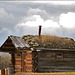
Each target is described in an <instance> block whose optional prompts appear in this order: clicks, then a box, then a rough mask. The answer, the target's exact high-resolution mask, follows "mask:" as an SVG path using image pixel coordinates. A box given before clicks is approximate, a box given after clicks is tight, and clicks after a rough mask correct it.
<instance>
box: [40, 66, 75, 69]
mask: <svg viewBox="0 0 75 75" xmlns="http://www.w3.org/2000/svg"><path fill="white" fill-rule="evenodd" d="M39 68H43V69H51V68H54V69H75V67H73V66H39Z"/></svg>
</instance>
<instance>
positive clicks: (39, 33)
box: [38, 25, 42, 37]
mask: <svg viewBox="0 0 75 75" xmlns="http://www.w3.org/2000/svg"><path fill="white" fill-rule="evenodd" d="M41 27H42V26H41V25H40V26H39V32H38V35H39V37H40V36H41Z"/></svg>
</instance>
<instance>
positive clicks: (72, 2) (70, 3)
mask: <svg viewBox="0 0 75 75" xmlns="http://www.w3.org/2000/svg"><path fill="white" fill-rule="evenodd" d="M30 2H31V3H40V4H53V5H72V4H75V1H63V0H61V1H59V0H58V1H30Z"/></svg>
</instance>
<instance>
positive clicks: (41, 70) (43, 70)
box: [38, 69, 75, 72]
mask: <svg viewBox="0 0 75 75" xmlns="http://www.w3.org/2000/svg"><path fill="white" fill-rule="evenodd" d="M38 71H39V72H74V71H75V70H59V69H52V70H51V69H38Z"/></svg>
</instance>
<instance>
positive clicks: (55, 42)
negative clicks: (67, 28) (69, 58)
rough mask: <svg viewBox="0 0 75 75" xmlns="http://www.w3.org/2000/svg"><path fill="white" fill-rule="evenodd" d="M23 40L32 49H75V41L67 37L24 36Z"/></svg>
mask: <svg viewBox="0 0 75 75" xmlns="http://www.w3.org/2000/svg"><path fill="white" fill-rule="evenodd" d="M22 39H24V40H25V42H26V43H28V44H29V45H30V46H31V47H44V48H56V49H75V41H74V40H73V39H71V38H67V37H58V36H49V35H41V36H40V38H39V37H38V36H37V35H24V36H22Z"/></svg>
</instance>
